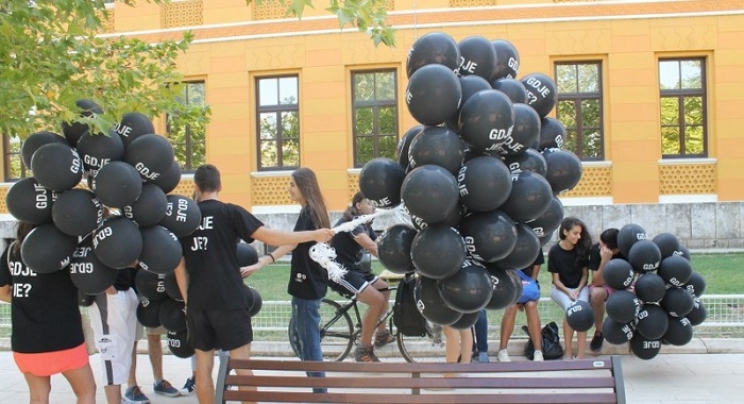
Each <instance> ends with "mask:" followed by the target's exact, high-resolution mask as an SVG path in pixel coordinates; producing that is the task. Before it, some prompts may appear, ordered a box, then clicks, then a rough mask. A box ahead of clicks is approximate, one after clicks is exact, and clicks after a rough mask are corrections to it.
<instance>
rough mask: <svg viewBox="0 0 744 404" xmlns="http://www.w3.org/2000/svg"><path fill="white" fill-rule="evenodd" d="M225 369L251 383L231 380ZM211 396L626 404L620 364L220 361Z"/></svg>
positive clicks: (281, 400) (604, 361)
mask: <svg viewBox="0 0 744 404" xmlns="http://www.w3.org/2000/svg"><path fill="white" fill-rule="evenodd" d="M229 368H230V369H250V370H252V371H253V374H254V375H253V376H237V375H233V374H228V371H229ZM307 371H311V372H326V377H321V378H318V377H307V376H306V374H305V372H307ZM447 376H450V377H447ZM225 386H229V387H230V388H229V389H225ZM238 386H241V387H251V388H254V390H253V391H249V390H237V389H236V387H238ZM312 388H327V389H328V392H327V393H317V394H316V393H313V392H312ZM215 391H216V400H215V401H216V402H218V403H219V402H229V401H249V402H271V403H289V402H291V403H298V402H302V403H319V402H322V403H384V404H394V403H405V404H409V403H427V404H428V403H469V404H474V403H571V404H575V403H594V404H597V403H625V386H624V383H623V378H622V370H621V367H620V358H619V357H617V356H613V357H609V358H599V359H585V360H575V361H546V362H510V363H472V364H445V363H403V362H381V363H355V362H301V361H296V360H295V361H274V360H229V363H228V360H225V361H223V362H222V363H220V369H219V373H218V379H217V386H216V390H215Z"/></svg>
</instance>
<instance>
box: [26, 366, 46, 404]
mask: <svg viewBox="0 0 744 404" xmlns="http://www.w3.org/2000/svg"><path fill="white" fill-rule="evenodd" d="M23 377H24V378H26V384H28V395H29V403H31V404H49V393H50V392H51V391H52V384H51V382H50V377H49V376H36V375H34V374H31V373H24V374H23Z"/></svg>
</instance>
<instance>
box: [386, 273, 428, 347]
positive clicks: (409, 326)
mask: <svg viewBox="0 0 744 404" xmlns="http://www.w3.org/2000/svg"><path fill="white" fill-rule="evenodd" d="M415 287H416V277H415V276H414V273H413V272H409V273H407V274H406V275H405V276H404V277H403V279H401V280H400V283H399V284H398V292H397V293H396V294H395V306H393V324H395V327H396V328H397V329H398V332H400V333H401V334H403V335H405V336H408V337H423V336H424V335H426V319H425V318H424V316H422V315H421V313H420V312H419V310H418V308H417V307H416V300H415V299H414V297H413V289H414V288H415Z"/></svg>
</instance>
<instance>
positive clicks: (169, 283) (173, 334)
mask: <svg viewBox="0 0 744 404" xmlns="http://www.w3.org/2000/svg"><path fill="white" fill-rule="evenodd" d="M237 251H238V252H237V254H238V263H239V264H240V266H248V265H252V264H255V263H256V262H258V253H257V251H256V249H255V248H254V247H253V246H252V245H250V244H246V243H239V244H238V250H237ZM135 285H136V288H137V291H138V292H139V294H140V295H141V296H142V299H141V300H140V303H139V306H137V320H138V321H139V322H140V324H142V325H143V326H145V327H150V328H157V327H160V326H162V327H163V328H165V329H166V330H167V332H168V348H169V349H170V351H171V353H173V354H174V355H176V356H177V357H179V358H188V357H190V356H191V355H193V354H194V348H193V347H191V346H190V345H189V343H188V342H187V339H186V336H187V334H186V315H185V312H184V303H183V297H182V296H181V291H180V290H179V289H178V285H177V284H176V278H175V274H174V273H173V272H169V273H166V274H162V273H155V272H151V271H142V270H141V271H138V272H137V276H136V278H135ZM243 292H244V294H243V296H244V298H245V300H246V302H247V305H248V307H250V315H251V317H253V316H254V315H256V314H257V313H258V312H259V311H260V310H261V307H262V306H263V300H262V298H261V295H260V294H259V293H258V291H257V290H256V289H254V288H252V287H250V286H247V285H243Z"/></svg>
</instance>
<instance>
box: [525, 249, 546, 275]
mask: <svg viewBox="0 0 744 404" xmlns="http://www.w3.org/2000/svg"><path fill="white" fill-rule="evenodd" d="M544 263H545V256H544V255H543V252H542V251H540V254H537V258H535V262H533V263H532V265H530V266H528V267H527V268H524V269H522V272H524V274H525V275H527V276H529V277H531V276H532V268H534V267H535V265H542V264H544Z"/></svg>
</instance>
